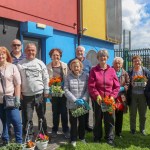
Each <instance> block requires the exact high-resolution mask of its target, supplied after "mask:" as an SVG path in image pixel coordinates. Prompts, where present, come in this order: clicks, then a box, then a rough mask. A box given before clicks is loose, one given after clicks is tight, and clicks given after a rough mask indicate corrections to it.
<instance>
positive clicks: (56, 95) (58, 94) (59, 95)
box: [52, 93, 63, 97]
mask: <svg viewBox="0 0 150 150" xmlns="http://www.w3.org/2000/svg"><path fill="white" fill-rule="evenodd" d="M62 96H63V94H61V93H52V97H62Z"/></svg>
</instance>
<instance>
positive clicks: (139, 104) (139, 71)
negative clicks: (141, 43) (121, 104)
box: [127, 55, 150, 135]
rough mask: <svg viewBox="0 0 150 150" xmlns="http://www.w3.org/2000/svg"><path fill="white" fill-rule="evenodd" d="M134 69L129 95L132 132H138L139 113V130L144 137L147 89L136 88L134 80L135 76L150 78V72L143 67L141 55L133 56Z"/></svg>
mask: <svg viewBox="0 0 150 150" xmlns="http://www.w3.org/2000/svg"><path fill="white" fill-rule="evenodd" d="M132 63H133V69H132V70H131V71H130V72H129V76H130V86H129V90H128V92H127V93H128V94H127V97H128V98H127V100H128V104H129V112H130V132H131V134H135V132H136V114H137V111H138V112H139V124H140V125H139V128H140V132H141V134H142V135H146V133H145V122H146V111H147V102H146V97H145V95H144V89H145V87H142V86H135V84H134V81H133V78H134V77H135V76H138V75H141V76H146V77H147V78H149V77H150V71H149V70H148V69H146V68H145V67H143V66H142V58H141V57H140V56H139V55H136V56H133V58H132Z"/></svg>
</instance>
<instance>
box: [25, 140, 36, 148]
mask: <svg viewBox="0 0 150 150" xmlns="http://www.w3.org/2000/svg"><path fill="white" fill-rule="evenodd" d="M34 146H35V143H34V142H32V141H31V140H30V141H28V142H27V143H26V148H31V147H34Z"/></svg>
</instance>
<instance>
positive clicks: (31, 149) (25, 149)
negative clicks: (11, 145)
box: [23, 146, 35, 150]
mask: <svg viewBox="0 0 150 150" xmlns="http://www.w3.org/2000/svg"><path fill="white" fill-rule="evenodd" d="M34 149H35V146H34V147H31V148H26V147H23V150H34Z"/></svg>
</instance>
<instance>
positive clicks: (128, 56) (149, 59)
mask: <svg viewBox="0 0 150 150" xmlns="http://www.w3.org/2000/svg"><path fill="white" fill-rule="evenodd" d="M135 55H140V56H141V57H142V63H143V66H144V67H146V68H148V69H149V70H150V49H149V48H143V49H135V50H127V49H125V50H123V49H120V50H118V49H115V57H122V58H123V59H124V68H125V70H126V71H128V70H130V69H131V68H132V57H133V56H135Z"/></svg>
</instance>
